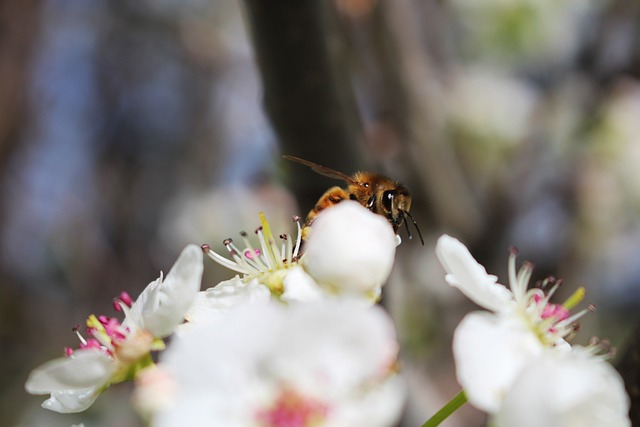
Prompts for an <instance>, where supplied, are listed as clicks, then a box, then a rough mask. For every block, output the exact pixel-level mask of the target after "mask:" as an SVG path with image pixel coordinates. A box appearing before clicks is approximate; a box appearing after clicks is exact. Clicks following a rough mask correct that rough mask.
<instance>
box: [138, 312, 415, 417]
mask: <svg viewBox="0 0 640 427" xmlns="http://www.w3.org/2000/svg"><path fill="white" fill-rule="evenodd" d="M222 322H223V323H220V322H215V323H214V324H213V325H212V324H210V323H208V322H202V323H197V324H194V325H192V327H191V328H188V329H186V330H184V331H183V333H181V334H179V335H178V336H177V337H176V339H175V340H174V341H173V342H172V346H171V347H170V348H169V349H167V351H165V352H163V353H162V354H161V357H160V363H159V364H158V367H159V369H162V370H164V371H165V372H166V373H167V374H168V376H169V377H171V378H172V379H173V382H174V386H173V387H170V388H169V389H170V390H172V392H171V393H174V394H173V395H172V399H171V400H172V401H171V403H168V404H166V405H165V406H164V407H163V408H155V409H156V413H155V414H154V416H152V417H151V424H152V425H153V426H155V427H172V426H176V427H177V426H184V425H188V426H190V427H199V426H207V427H208V426H211V425H221V426H225V427H241V426H242V427H244V426H253V425H256V426H261V427H291V426H295V427H329V426H331V427H351V426H370V427H384V426H393V425H395V423H396V422H397V420H398V418H399V416H400V414H401V410H402V407H403V403H404V398H405V388H404V383H403V381H402V380H401V379H400V378H399V377H397V376H396V375H395V364H396V356H397V352H398V344H397V341H396V337H395V332H394V327H393V323H392V321H391V319H390V318H389V317H388V316H387V315H386V313H384V311H383V310H381V309H379V308H377V307H369V306H367V305H365V304H364V303H363V302H361V301H360V302H357V301H354V300H343V301H339V300H327V301H322V302H320V303H307V304H293V305H283V304H266V305H265V304H245V305H242V306H237V307H236V308H235V309H232V310H231V311H230V312H228V313H227V315H226V316H225V317H224V319H223V321H222ZM150 384H151V386H150V387H148V388H146V387H145V385H144V384H143V385H140V386H139V388H138V389H137V390H136V395H137V396H139V399H141V400H142V401H145V399H144V395H145V393H151V394H154V393H156V391H157V390H156V389H155V387H154V386H153V384H154V381H151V383H150ZM147 400H148V399H147Z"/></svg>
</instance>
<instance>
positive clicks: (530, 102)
mask: <svg viewBox="0 0 640 427" xmlns="http://www.w3.org/2000/svg"><path fill="white" fill-rule="evenodd" d="M538 101H539V95H538V93H537V92H536V90H535V89H534V87H533V86H532V85H530V84H529V83H528V82H527V81H525V80H523V79H520V78H517V77H514V76H511V75H509V74H508V73H506V72H504V71H501V70H498V69H491V68H486V67H480V66H476V67H472V68H468V69H465V70H460V71H458V72H456V73H454V74H452V80H451V82H450V87H449V90H448V91H447V97H446V112H447V118H448V121H449V123H450V125H451V126H453V127H455V128H457V129H458V130H459V131H460V132H461V133H462V134H464V135H467V136H472V137H473V138H474V139H476V140H480V141H482V143H483V145H482V149H483V150H489V151H490V152H492V153H496V154H495V155H496V156H497V157H498V159H496V160H499V158H500V157H502V156H499V155H498V153H499V152H500V151H502V150H504V149H507V148H510V147H513V146H515V145H517V144H519V143H520V142H521V141H522V140H523V139H524V138H525V137H527V135H528V134H529V133H530V132H531V126H532V120H533V115H534V113H535V109H536V106H537V105H538ZM478 155H484V156H486V154H482V153H478Z"/></svg>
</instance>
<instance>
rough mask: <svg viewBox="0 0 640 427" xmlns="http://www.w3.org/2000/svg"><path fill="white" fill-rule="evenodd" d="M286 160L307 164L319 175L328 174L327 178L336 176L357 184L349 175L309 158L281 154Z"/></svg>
mask: <svg viewBox="0 0 640 427" xmlns="http://www.w3.org/2000/svg"><path fill="white" fill-rule="evenodd" d="M282 157H284V158H285V159H287V160H293V161H294V162H298V163H302V164H303V165H306V166H309V167H310V168H311V169H312V170H313V171H315V172H317V173H319V174H320V175H324V176H328V177H329V178H337V179H342V180H344V181H346V182H348V183H350V184H358V182H357V181H355V180H354V179H353V178H351V177H350V176H349V175H347V174H345V173H342V172H338V171H336V170H333V169H331V168H328V167H326V166H322V165H319V164H317V163H313V162H310V161H309V160H304V159H301V158H300V157H295V156H282Z"/></svg>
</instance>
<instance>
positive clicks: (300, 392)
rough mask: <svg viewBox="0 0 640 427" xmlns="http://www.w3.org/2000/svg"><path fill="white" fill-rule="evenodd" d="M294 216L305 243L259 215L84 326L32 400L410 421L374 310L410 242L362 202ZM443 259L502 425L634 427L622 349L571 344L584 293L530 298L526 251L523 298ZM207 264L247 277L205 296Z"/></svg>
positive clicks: (460, 334) (217, 415)
mask: <svg viewBox="0 0 640 427" xmlns="http://www.w3.org/2000/svg"><path fill="white" fill-rule="evenodd" d="M294 220H295V221H296V224H297V228H298V233H297V236H296V237H295V238H292V237H291V236H289V235H286V234H281V235H279V236H278V238H276V237H275V236H274V234H273V232H272V231H271V228H270V225H269V223H268V222H267V221H266V219H265V218H264V216H263V215H262V214H261V215H260V226H259V227H258V229H257V230H256V232H255V234H256V236H255V238H250V237H249V236H248V234H247V233H241V234H240V236H241V239H240V240H241V241H242V244H238V243H236V242H234V241H233V240H232V239H226V240H225V242H224V245H225V248H226V250H227V252H228V254H227V256H222V255H220V254H218V253H216V252H215V251H213V249H212V248H211V246H210V245H202V246H201V247H197V246H195V245H189V246H187V247H186V248H185V249H184V250H183V251H182V253H181V254H180V256H179V257H178V259H177V261H176V262H175V264H174V265H173V267H172V268H171V269H170V271H169V273H168V274H167V276H166V277H164V278H163V275H162V274H161V275H160V277H159V278H158V279H157V280H155V281H154V282H151V283H150V284H149V285H148V286H147V288H146V289H145V290H144V291H143V292H142V293H141V294H140V295H139V296H138V298H137V299H136V300H135V301H134V300H133V299H132V298H131V297H130V296H129V295H128V294H127V293H126V292H123V293H122V294H121V295H120V296H119V297H118V298H116V300H115V301H114V308H115V309H116V310H117V311H119V312H122V313H123V314H124V320H122V321H120V320H118V319H117V318H115V317H108V316H96V315H90V316H89V317H88V319H87V322H86V330H85V331H86V332H83V331H81V330H80V329H79V328H77V329H76V330H75V332H76V334H77V336H78V338H79V345H78V348H77V349H71V348H65V351H64V357H61V358H58V359H54V360H52V361H49V362H46V363H44V364H43V365H41V366H40V367H38V368H36V369H34V370H33V371H32V372H31V374H30V376H29V378H28V379H27V382H26V389H27V391H28V392H29V393H32V394H45V395H49V398H48V399H47V400H45V402H44V403H43V405H42V406H43V407H44V408H46V409H50V410H52V411H56V412H61V413H72V412H81V411H84V410H86V409H87V408H89V407H90V406H91V405H92V404H93V402H94V401H95V400H96V399H97V398H98V397H99V395H100V394H101V393H102V392H104V391H105V390H106V389H107V388H109V387H110V386H111V385H115V384H117V383H121V382H124V381H134V383H135V389H134V392H133V395H132V404H133V405H134V407H135V408H136V409H137V411H138V412H139V413H140V415H141V417H143V418H144V420H145V421H146V422H147V423H148V424H149V425H151V426H155V427H173V426H182V425H189V426H195V427H198V426H203V427H204V426H210V425H224V426H230V427H244V426H247V427H350V426H373V427H378V426H379V427H391V426H394V425H397V423H398V420H399V418H400V416H401V414H402V410H403V407H404V404H405V399H406V397H407V389H406V384H405V381H403V379H402V376H401V373H400V372H399V371H400V363H399V362H398V353H399V344H398V341H397V338H396V334H395V328H394V324H393V322H392V320H391V318H390V317H389V316H388V315H387V314H386V312H385V311H384V310H383V309H382V308H381V307H379V306H377V305H375V302H376V301H377V299H378V298H379V297H380V294H381V288H382V286H383V285H384V283H385V282H386V280H387V278H388V276H389V274H390V271H391V268H392V266H393V261H394V257H395V250H396V246H397V244H398V242H399V239H398V238H397V236H395V235H394V232H393V228H392V227H391V225H390V224H389V222H388V221H387V220H386V219H385V218H384V217H382V216H380V215H377V214H374V213H372V212H370V211H369V210H367V209H366V208H364V207H362V206H360V205H359V204H358V203H356V202H351V201H344V202H341V203H340V204H338V205H336V206H334V207H332V208H331V209H327V210H325V211H323V212H322V213H320V214H319V215H318V217H317V218H316V219H315V220H314V223H313V226H312V229H311V230H309V229H308V230H305V234H306V235H307V236H308V238H307V239H306V240H305V241H304V242H303V241H302V239H301V236H302V234H303V233H302V231H303V230H302V228H301V226H300V223H299V219H297V218H295V219H294ZM256 242H257V243H256ZM436 253H437V255H438V257H439V259H440V261H441V263H442V265H443V266H444V268H445V270H446V272H447V275H446V277H445V279H446V281H447V282H448V283H449V284H450V285H452V286H454V287H457V288H459V289H460V290H461V291H462V292H463V293H464V294H465V295H466V296H468V297H469V298H470V299H472V300H473V301H474V302H476V303H477V304H478V305H479V306H481V307H483V308H485V309H486V310H487V311H477V312H472V313H470V314H468V315H467V316H466V317H465V318H464V319H463V320H462V322H461V323H460V325H459V326H458V328H457V329H456V331H455V334H454V338H453V356H454V358H455V362H456V369H457V376H458V381H459V383H460V385H461V386H462V387H463V388H464V392H463V394H462V396H465V399H468V401H469V402H470V403H471V404H473V405H474V406H476V407H477V408H479V409H481V410H483V411H485V412H487V413H488V414H490V416H491V422H492V423H493V424H492V425H495V426H498V427H501V426H513V425H519V426H525V427H538V426H558V427H561V426H573V425H593V426H628V425H629V420H628V416H627V412H628V407H629V402H628V397H627V395H626V393H625V391H624V387H623V384H622V380H621V379H620V377H619V376H618V374H617V373H616V372H615V370H614V369H613V368H612V367H611V365H609V364H608V363H607V362H606V360H605V359H606V355H607V354H606V353H607V350H608V348H606V346H605V345H604V344H603V343H602V342H594V343H592V344H591V345H590V346H588V347H580V346H573V345H571V344H570V343H569V341H570V338H571V337H572V335H573V334H574V332H575V324H576V321H577V320H578V318H580V317H581V316H582V315H584V314H586V313H587V312H588V311H589V307H587V308H586V309H583V310H580V311H578V312H576V313H575V314H572V313H571V310H573V309H574V308H575V307H576V306H577V305H578V304H579V303H580V302H581V300H582V299H583V297H584V291H583V290H582V289H580V290H578V291H577V292H575V293H574V294H573V295H572V296H571V297H569V299H567V300H566V301H565V302H564V303H563V304H555V303H552V302H551V299H552V296H553V294H554V293H555V291H556V290H557V288H558V285H559V283H558V282H554V281H551V280H549V281H545V282H544V283H543V285H544V286H541V287H537V288H532V289H529V288H528V282H529V278H530V276H531V272H532V267H531V265H530V264H525V265H524V266H523V267H522V268H521V269H520V270H519V271H518V272H516V267H515V265H516V260H515V253H512V255H511V257H510V260H509V278H510V285H511V286H510V289H509V288H507V287H506V286H503V285H502V284H500V283H498V282H497V278H496V277H495V276H492V275H489V274H487V272H486V271H485V269H484V267H482V266H481V265H480V264H478V263H477V262H476V261H475V259H474V258H473V257H472V256H471V254H470V253H469V251H468V250H467V248H466V247H465V246H464V245H463V244H462V243H460V242H459V241H458V240H456V239H454V238H452V237H449V236H447V235H444V236H442V237H441V238H440V239H439V240H438V242H437V245H436ZM204 255H206V256H207V257H209V258H211V259H213V260H214V261H216V262H217V263H218V264H221V265H223V266H225V267H227V268H229V269H231V270H233V271H235V272H236V273H237V275H236V276H235V277H233V278H231V279H229V280H226V281H223V282H221V283H219V284H217V285H215V286H213V287H211V288H208V289H205V290H200V289H201V282H202V274H203V258H204ZM169 336H171V341H170V342H169V344H165V338H167V337H169ZM458 400H459V401H460V399H458ZM462 402H463V401H462ZM435 418H437V417H435V416H434V419H435ZM432 425H437V424H436V423H432V422H431V420H430V421H427V423H426V424H425V426H432Z"/></svg>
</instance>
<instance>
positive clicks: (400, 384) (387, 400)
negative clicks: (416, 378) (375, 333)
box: [323, 375, 407, 427]
mask: <svg viewBox="0 0 640 427" xmlns="http://www.w3.org/2000/svg"><path fill="white" fill-rule="evenodd" d="M406 394H407V393H406V384H405V382H404V379H403V378H401V377H399V376H397V375H396V376H392V377H389V378H387V379H386V380H385V381H384V382H383V383H382V384H379V385H377V386H376V387H374V388H372V389H371V390H370V391H369V392H368V393H366V394H365V395H364V396H361V397H360V398H359V399H357V400H356V399H354V400H353V401H351V402H349V404H348V405H342V406H340V407H339V409H338V410H337V411H335V412H334V413H331V414H330V416H329V419H328V420H327V422H326V423H325V424H323V427H353V426H367V427H388V426H392V425H395V422H396V420H397V419H398V418H399V417H400V414H401V413H402V409H403V408H404V402H405V398H406Z"/></svg>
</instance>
